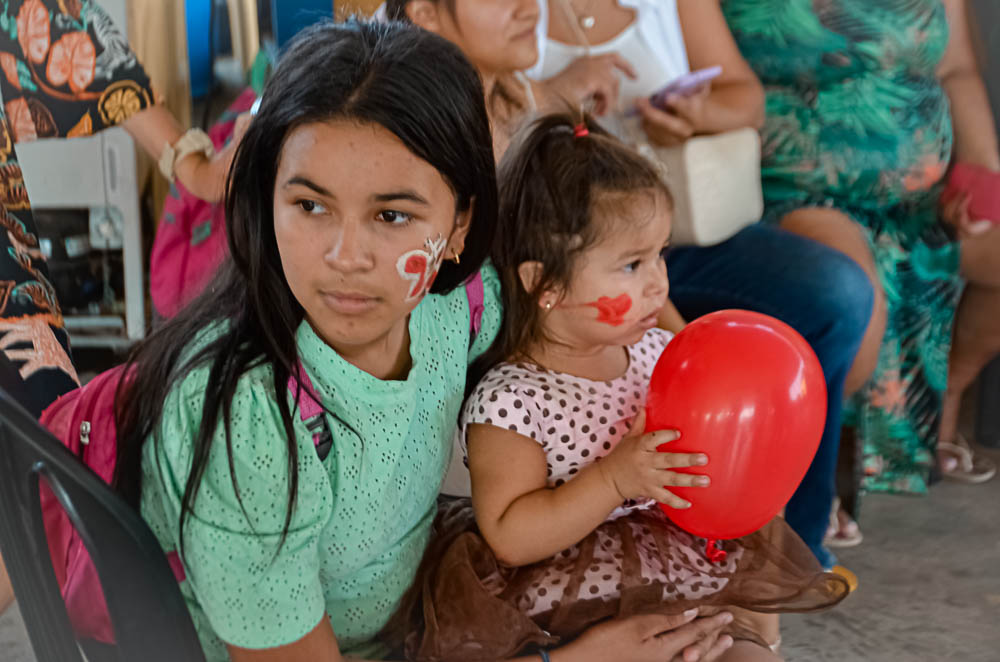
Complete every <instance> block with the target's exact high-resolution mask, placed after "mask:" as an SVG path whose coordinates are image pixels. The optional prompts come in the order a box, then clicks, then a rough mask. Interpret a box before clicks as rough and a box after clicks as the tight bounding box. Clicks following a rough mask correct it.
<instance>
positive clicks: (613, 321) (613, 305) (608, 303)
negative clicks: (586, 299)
mask: <svg viewBox="0 0 1000 662" xmlns="http://www.w3.org/2000/svg"><path fill="white" fill-rule="evenodd" d="M583 305H585V306H590V307H592V308H597V321H598V322H603V323H604V324H608V325H610V326H621V325H622V324H624V323H625V314H626V313H628V311H630V310H632V297H630V296H629V295H627V294H621V295H619V296H616V297H615V298H614V299H612V298H611V297H601V298H600V299H598V300H597V301H592V302H590V303H585V304H583Z"/></svg>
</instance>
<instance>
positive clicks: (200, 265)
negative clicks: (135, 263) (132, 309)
mask: <svg viewBox="0 0 1000 662" xmlns="http://www.w3.org/2000/svg"><path fill="white" fill-rule="evenodd" d="M255 99H256V95H255V94H254V91H253V89H251V88H247V89H246V90H244V91H243V93H242V94H240V96H239V97H238V98H237V99H236V101H234V102H233V103H232V105H231V106H229V108H228V109H226V112H225V114H223V116H222V117H221V118H219V121H218V122H216V123H215V124H214V125H212V128H211V129H209V132H208V135H209V137H210V138H211V139H212V143H213V144H214V145H215V148H216V149H217V150H219V149H222V148H223V147H224V146H225V144H226V143H227V142H228V141H229V138H230V137H231V136H232V135H233V130H234V128H235V126H236V117H237V116H238V115H239V114H240V113H242V112H244V111H247V110H250V107H251V106H252V105H253V102H254V100H255ZM227 250H228V246H227V245H226V209H225V205H223V204H222V202H218V203H211V202H205V201H204V200H201V199H200V198H196V197H195V196H193V195H191V193H189V192H188V191H187V190H186V189H185V188H184V186H183V185H181V183H180V182H176V183H175V186H174V187H173V188H172V189H171V191H170V194H169V195H168V196H167V197H166V199H165V200H164V201H163V213H162V214H161V216H160V221H159V225H157V227H156V238H155V239H154V240H153V251H152V253H151V254H150V257H149V294H150V297H151V298H152V299H153V307H154V308H155V309H156V312H157V313H158V314H159V315H160V316H161V317H163V318H170V317H173V316H174V315H176V314H177V311H179V310H180V309H181V308H183V307H184V305H185V304H186V303H187V302H189V301H190V300H191V299H193V298H194V297H196V296H197V295H198V294H200V293H201V291H202V290H203V289H204V288H205V285H206V284H207V283H208V281H209V279H210V278H211V277H212V274H214V273H215V270H216V269H218V267H219V265H220V264H222V260H223V259H224V258H225V257H226V251H227Z"/></svg>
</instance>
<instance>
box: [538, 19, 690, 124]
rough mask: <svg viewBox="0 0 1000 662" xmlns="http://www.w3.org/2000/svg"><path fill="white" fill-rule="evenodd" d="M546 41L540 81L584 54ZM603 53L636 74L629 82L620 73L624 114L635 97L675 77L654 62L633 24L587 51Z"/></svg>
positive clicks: (626, 77)
mask: <svg viewBox="0 0 1000 662" xmlns="http://www.w3.org/2000/svg"><path fill="white" fill-rule="evenodd" d="M546 42H547V43H546V45H545V51H546V58H545V65H544V66H543V67H542V71H541V75H540V78H542V79H545V78H552V77H553V76H555V75H556V74H558V73H559V72H560V71H562V70H563V69H565V68H566V67H567V66H569V65H570V63H572V62H573V61H574V60H576V59H578V58H581V57H583V56H585V55H586V54H587V52H586V49H585V48H584V47H583V46H578V45H570V44H564V43H562V42H561V41H555V40H553V39H547V40H546ZM605 53H618V54H619V55H620V56H621V57H623V58H624V59H625V60H627V61H628V62H629V64H631V65H632V66H633V68H634V69H635V72H636V74H638V76H637V77H636V78H634V79H632V78H629V77H628V76H626V75H625V74H623V73H620V72H619V79H620V81H621V86H620V87H619V89H618V93H619V98H620V99H621V110H622V111H623V112H624V111H626V110H628V109H630V108H632V107H633V106H634V105H635V100H636V99H637V98H639V97H648V96H649V95H651V94H652V93H653V92H656V91H657V90H659V89H660V88H662V87H663V86H664V85H665V84H666V83H667V82H669V81H670V80H672V79H674V78H676V77H677V76H676V74H674V73H672V72H671V71H670V70H669V69H668V68H667V67H665V66H664V65H663V63H661V62H660V61H659V60H657V58H656V54H655V53H654V52H653V49H651V48H650V47H649V45H648V44H647V43H646V42H645V41H644V40H643V39H642V38H641V37H640V36H639V27H638V26H637V25H636V23H632V24H631V25H630V26H628V27H627V28H625V30H623V31H622V32H621V33H620V34H619V35H618V36H617V37H615V38H614V39H612V40H611V41H606V42H604V43H603V44H598V45H596V46H591V48H590V54H591V55H604V54H605Z"/></svg>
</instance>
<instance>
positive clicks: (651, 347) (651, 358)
mask: <svg viewBox="0 0 1000 662" xmlns="http://www.w3.org/2000/svg"><path fill="white" fill-rule="evenodd" d="M673 338H674V334H673V333H671V332H670V331H665V330H664V329H659V328H652V329H650V330H649V331H647V332H646V335H644V336H643V337H642V339H641V340H639V342H637V343H635V344H634V345H631V346H630V347H629V348H628V353H629V373H630V374H634V375H639V376H641V381H648V380H649V378H650V377H651V376H652V374H653V369H654V368H655V367H656V362H657V361H659V360H660V355H661V354H663V350H665V349H666V348H667V345H668V344H669V343H670V341H671V340H673Z"/></svg>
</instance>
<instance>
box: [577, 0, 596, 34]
mask: <svg viewBox="0 0 1000 662" xmlns="http://www.w3.org/2000/svg"><path fill="white" fill-rule="evenodd" d="M593 8H594V0H590V2H588V3H587V9H585V10H584V11H583V12H578V11H576V8H574V9H573V13H574V14H576V17H577V19H576V20H577V21H578V22H579V23H580V27H581V28H583V29H584V30H590V29H591V28H593V27H594V26H595V25H596V24H597V17H596V16H594V14H593V13H592V12H591V11H590V10H591V9H593Z"/></svg>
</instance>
